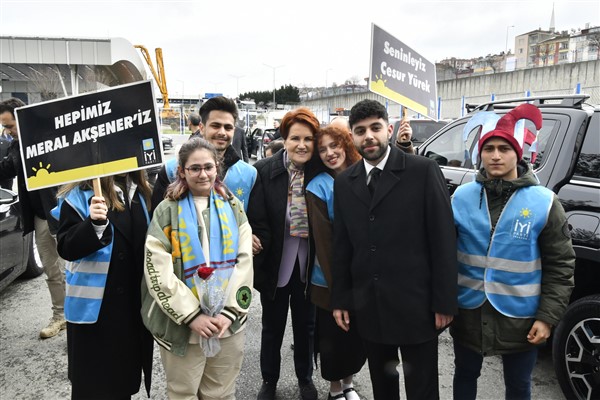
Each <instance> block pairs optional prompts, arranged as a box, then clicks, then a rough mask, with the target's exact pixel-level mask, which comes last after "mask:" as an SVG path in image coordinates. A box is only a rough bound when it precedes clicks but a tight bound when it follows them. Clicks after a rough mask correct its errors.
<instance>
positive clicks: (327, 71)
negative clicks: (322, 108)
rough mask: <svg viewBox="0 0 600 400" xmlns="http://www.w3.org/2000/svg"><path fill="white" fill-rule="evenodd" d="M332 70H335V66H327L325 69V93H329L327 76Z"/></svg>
mask: <svg viewBox="0 0 600 400" xmlns="http://www.w3.org/2000/svg"><path fill="white" fill-rule="evenodd" d="M331 70H333V68H327V69H326V70H325V91H324V94H327V82H328V79H327V78H329V71H331Z"/></svg>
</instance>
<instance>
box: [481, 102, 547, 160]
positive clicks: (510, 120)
mask: <svg viewBox="0 0 600 400" xmlns="http://www.w3.org/2000/svg"><path fill="white" fill-rule="evenodd" d="M521 119H528V120H530V121H531V122H533V123H534V124H535V127H536V129H538V130H539V129H541V128H542V113H541V112H540V110H539V108H537V107H536V106H534V105H531V104H528V103H526V104H521V105H520V106H518V107H515V108H514V109H512V110H511V111H510V112H508V113H507V114H506V115H504V116H503V117H502V118H500V119H499V120H498V122H497V123H496V128H495V129H494V130H493V131H490V132H488V133H486V134H485V135H483V136H482V137H481V139H479V144H478V147H479V154H480V155H481V149H483V145H484V143H485V142H486V141H488V140H489V139H491V138H493V137H498V138H501V139H504V140H506V141H507V142H508V143H509V144H510V145H511V146H512V148H513V149H514V150H515V152H516V153H517V158H518V160H520V159H521V157H522V156H523V144H522V143H519V141H518V140H517V138H515V124H516V123H517V121H519V120H521Z"/></svg>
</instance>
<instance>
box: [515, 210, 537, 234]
mask: <svg viewBox="0 0 600 400" xmlns="http://www.w3.org/2000/svg"><path fill="white" fill-rule="evenodd" d="M532 220H533V213H532V212H531V210H530V209H529V208H522V209H521V211H520V212H519V215H518V217H517V218H515V222H514V224H513V231H512V237H513V238H515V239H521V240H529V233H530V232H531V224H532V222H533V221H532Z"/></svg>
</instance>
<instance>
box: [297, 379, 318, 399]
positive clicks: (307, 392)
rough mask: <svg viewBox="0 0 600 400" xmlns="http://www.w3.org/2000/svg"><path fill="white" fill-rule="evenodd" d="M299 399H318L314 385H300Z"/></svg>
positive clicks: (308, 383)
mask: <svg viewBox="0 0 600 400" xmlns="http://www.w3.org/2000/svg"><path fill="white" fill-rule="evenodd" d="M299 386H300V397H302V400H317V399H318V397H319V394H318V393H317V388H316V387H315V384H314V383H313V382H312V381H310V382H307V383H300V384H299Z"/></svg>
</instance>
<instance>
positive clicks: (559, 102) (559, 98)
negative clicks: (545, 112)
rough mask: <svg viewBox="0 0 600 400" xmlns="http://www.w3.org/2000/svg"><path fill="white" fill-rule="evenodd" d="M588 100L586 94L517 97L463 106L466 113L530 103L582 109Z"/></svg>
mask: <svg viewBox="0 0 600 400" xmlns="http://www.w3.org/2000/svg"><path fill="white" fill-rule="evenodd" d="M589 98H590V95H588V94H571V95H548V96H530V97H517V98H512V99H506V100H498V101H490V102H488V103H483V104H465V109H466V110H467V112H468V113H471V112H473V111H494V110H505V109H512V108H515V107H516V106H517V105H518V104H515V103H531V104H533V105H534V106H538V107H539V106H544V105H550V106H552V107H565V108H579V109H581V108H582V105H583V103H585V101H586V100H587V99H589Z"/></svg>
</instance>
